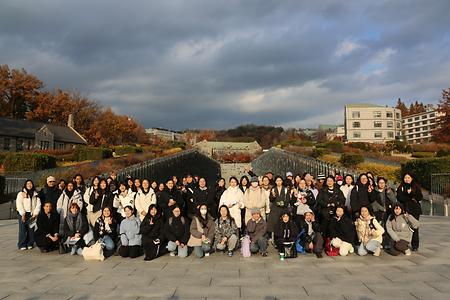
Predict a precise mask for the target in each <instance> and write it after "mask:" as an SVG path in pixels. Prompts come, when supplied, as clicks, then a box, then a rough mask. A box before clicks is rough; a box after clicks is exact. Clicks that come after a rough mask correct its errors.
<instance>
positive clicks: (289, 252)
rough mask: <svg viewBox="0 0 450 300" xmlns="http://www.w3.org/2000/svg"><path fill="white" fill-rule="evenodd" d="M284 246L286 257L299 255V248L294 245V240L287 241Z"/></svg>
mask: <svg viewBox="0 0 450 300" xmlns="http://www.w3.org/2000/svg"><path fill="white" fill-rule="evenodd" d="M283 246H284V257H285V258H296V257H297V249H296V247H295V245H294V242H285V243H283Z"/></svg>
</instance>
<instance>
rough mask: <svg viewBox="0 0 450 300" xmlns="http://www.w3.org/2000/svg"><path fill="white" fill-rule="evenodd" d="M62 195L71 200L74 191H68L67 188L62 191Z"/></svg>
mask: <svg viewBox="0 0 450 300" xmlns="http://www.w3.org/2000/svg"><path fill="white" fill-rule="evenodd" d="M64 193H65V194H66V195H67V197H69V199H70V198H72V196H73V194H74V193H75V190H72V191H69V190H68V189H67V188H66V189H65V190H64Z"/></svg>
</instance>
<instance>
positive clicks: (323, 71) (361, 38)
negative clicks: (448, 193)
mask: <svg viewBox="0 0 450 300" xmlns="http://www.w3.org/2000/svg"><path fill="white" fill-rule="evenodd" d="M449 9H450V3H449V2H448V1H446V0H440V1H439V0H437V1H432V2H430V3H426V2H423V1H419V0H417V1H406V0H405V1H375V2H374V1H367V2H366V1H347V2H345V4H343V3H342V2H341V1H332V0H327V1H316V3H312V2H311V1H275V0H273V1H267V0H250V1H225V0H222V1H200V0H198V1H189V2H187V1H181V0H179V1H126V2H124V1H106V0H104V1H76V2H65V1H56V0H53V1H51V0H47V1H40V2H39V3H37V2H35V1H20V0H7V1H2V2H1V3H0V63H6V64H9V65H10V66H12V67H20V68H22V67H23V68H25V69H26V70H28V71H29V72H32V73H35V74H36V75H37V76H39V77H40V78H41V79H42V80H44V81H45V82H46V84H47V87H48V88H55V87H61V88H64V89H71V90H78V91H80V92H82V93H83V94H87V95H88V96H90V97H93V98H95V99H97V100H98V101H100V102H101V103H102V104H103V105H105V106H111V107H112V108H113V109H114V110H115V111H116V112H118V113H123V114H128V115H131V116H133V117H134V118H136V119H137V120H139V121H140V122H141V123H142V124H143V125H144V126H146V127H150V126H162V127H167V128H173V129H183V128H227V127H234V126H237V125H239V124H242V123H250V122H251V123H257V124H273V125H286V126H317V124H319V123H323V122H327V123H330V122H331V123H341V122H342V119H343V105H344V104H345V103H348V102H372V103H379V104H394V102H395V100H396V99H397V98H398V97H401V98H402V99H404V100H406V101H412V100H416V99H419V100H422V101H424V102H427V103H428V102H436V101H437V100H438V99H439V97H440V90H441V89H442V88H446V87H448V85H449V84H450V83H449V82H448V74H449V72H450V60H449V58H450V33H449V29H448V28H450V19H449V18H448V17H447V13H448V11H449Z"/></svg>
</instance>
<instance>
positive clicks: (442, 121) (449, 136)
mask: <svg viewBox="0 0 450 300" xmlns="http://www.w3.org/2000/svg"><path fill="white" fill-rule="evenodd" d="M437 111H438V121H437V125H438V126H437V129H436V131H435V132H434V133H433V139H434V140H435V141H436V142H442V143H450V88H448V89H446V90H442V99H441V100H440V101H439V103H438V108H437Z"/></svg>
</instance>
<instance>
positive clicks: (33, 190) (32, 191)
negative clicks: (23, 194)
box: [22, 179, 36, 198]
mask: <svg viewBox="0 0 450 300" xmlns="http://www.w3.org/2000/svg"><path fill="white" fill-rule="evenodd" d="M28 182H31V185H32V187H31V189H30V190H28V189H27V183H28ZM23 190H26V191H27V194H28V196H29V197H30V198H31V197H33V194H34V192H35V191H36V187H35V185H34V182H33V180H31V179H27V180H25V182H24V184H23V187H22V191H23Z"/></svg>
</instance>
